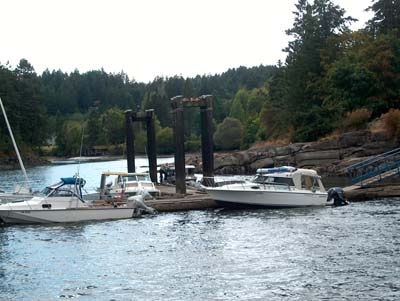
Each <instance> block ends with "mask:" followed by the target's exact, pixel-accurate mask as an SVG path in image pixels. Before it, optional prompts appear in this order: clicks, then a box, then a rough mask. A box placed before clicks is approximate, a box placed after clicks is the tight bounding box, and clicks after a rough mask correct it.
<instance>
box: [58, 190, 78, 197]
mask: <svg viewBox="0 0 400 301" xmlns="http://www.w3.org/2000/svg"><path fill="white" fill-rule="evenodd" d="M73 195H74V193H73V192H72V191H71V190H69V189H58V190H56V191H55V192H54V196H62V197H64V196H73Z"/></svg>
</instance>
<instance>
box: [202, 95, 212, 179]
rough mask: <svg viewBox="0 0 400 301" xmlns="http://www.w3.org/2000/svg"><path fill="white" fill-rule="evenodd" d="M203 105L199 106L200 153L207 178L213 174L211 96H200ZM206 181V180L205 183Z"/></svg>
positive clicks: (204, 175) (204, 174)
mask: <svg viewBox="0 0 400 301" xmlns="http://www.w3.org/2000/svg"><path fill="white" fill-rule="evenodd" d="M202 98H204V99H205V103H206V105H205V106H201V107H200V120H201V155H202V160H203V177H204V178H205V179H206V178H209V177H213V175H214V151H213V137H212V135H213V133H212V128H211V126H212V97H211V96H210V95H206V96H202ZM207 182H208V181H207V180H206V181H205V183H207Z"/></svg>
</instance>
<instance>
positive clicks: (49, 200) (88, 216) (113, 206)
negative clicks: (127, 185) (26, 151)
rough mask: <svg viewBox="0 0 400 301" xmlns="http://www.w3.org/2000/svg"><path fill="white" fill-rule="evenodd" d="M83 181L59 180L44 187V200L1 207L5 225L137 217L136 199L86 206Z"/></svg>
mask: <svg viewBox="0 0 400 301" xmlns="http://www.w3.org/2000/svg"><path fill="white" fill-rule="evenodd" d="M84 185H85V180H83V179H82V178H79V177H71V178H62V179H61V181H60V182H59V183H57V184H55V185H52V186H49V187H46V188H45V189H44V190H43V196H34V197H32V198H30V199H29V200H21V201H19V202H17V201H14V202H9V203H6V204H1V205H0V219H1V220H2V221H3V222H4V223H14V224H15V223H18V224H19V223H67V222H81V221H93V220H108V219H124V218H131V217H135V216H137V215H139V213H140V209H138V208H139V207H140V206H137V203H136V200H135V199H128V200H127V201H126V202H124V203H114V202H112V203H111V202H106V201H97V202H94V201H93V202H87V201H85V200H84V198H83V196H82V187H83V186H84Z"/></svg>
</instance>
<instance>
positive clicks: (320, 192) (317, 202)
mask: <svg viewBox="0 0 400 301" xmlns="http://www.w3.org/2000/svg"><path fill="white" fill-rule="evenodd" d="M215 186H216V187H215ZM206 191H207V193H208V194H209V195H210V196H211V198H213V199H214V200H216V201H218V202H223V203H226V204H242V205H256V206H265V207H274V208H279V207H307V206H325V205H332V204H333V200H329V201H328V194H327V192H326V191H325V188H324V185H323V184H322V181H321V177H320V176H319V175H318V174H317V172H316V171H315V170H311V169H297V168H295V167H291V166H284V167H279V168H264V169H259V170H257V175H256V177H255V178H254V179H252V180H251V181H245V182H243V183H233V184H224V183H223V185H218V183H217V185H214V187H207V188H206Z"/></svg>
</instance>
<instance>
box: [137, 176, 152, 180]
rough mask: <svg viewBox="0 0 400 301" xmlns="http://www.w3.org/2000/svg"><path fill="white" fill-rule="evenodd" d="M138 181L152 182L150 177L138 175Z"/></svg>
mask: <svg viewBox="0 0 400 301" xmlns="http://www.w3.org/2000/svg"><path fill="white" fill-rule="evenodd" d="M137 178H138V181H150V177H149V176H148V175H138V176H137Z"/></svg>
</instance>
